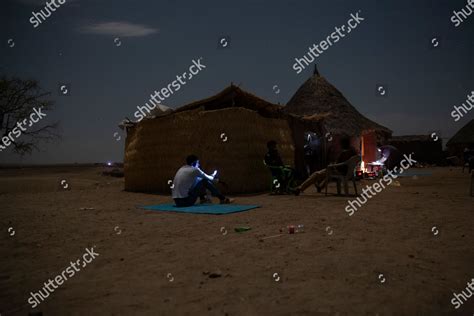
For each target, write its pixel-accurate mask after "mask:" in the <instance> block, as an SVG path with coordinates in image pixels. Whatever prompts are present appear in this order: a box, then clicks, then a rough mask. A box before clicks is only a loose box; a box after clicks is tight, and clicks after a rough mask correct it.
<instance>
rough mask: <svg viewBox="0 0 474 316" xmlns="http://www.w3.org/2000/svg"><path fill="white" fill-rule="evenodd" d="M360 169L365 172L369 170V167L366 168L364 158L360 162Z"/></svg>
mask: <svg viewBox="0 0 474 316" xmlns="http://www.w3.org/2000/svg"><path fill="white" fill-rule="evenodd" d="M360 170H362V171H363V172H367V169H366V168H365V162H364V161H363V160H362V161H361V163H360Z"/></svg>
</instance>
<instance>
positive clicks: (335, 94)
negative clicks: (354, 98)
mask: <svg viewBox="0 0 474 316" xmlns="http://www.w3.org/2000/svg"><path fill="white" fill-rule="evenodd" d="M315 69H316V68H315ZM285 111H287V112H288V113H293V114H296V115H301V116H312V115H315V114H317V115H319V116H324V117H325V119H324V126H325V128H326V130H328V131H329V132H331V133H333V134H348V135H361V134H363V133H364V132H367V131H375V132H378V133H381V134H386V135H390V134H391V133H392V131H391V130H390V129H388V128H386V127H384V126H382V125H380V124H377V123H375V122H374V121H372V120H370V119H368V118H366V117H365V116H364V115H362V114H360V113H359V111H357V109H356V108H355V107H354V106H352V105H351V104H350V103H349V101H348V100H347V99H346V98H345V97H344V95H343V94H342V93H341V92H340V91H339V90H338V89H336V87H334V86H333V85H332V84H330V83H329V82H328V81H327V80H326V79H325V78H324V77H322V76H321V75H320V74H319V72H318V71H317V70H315V72H314V75H313V76H312V77H311V78H309V79H308V80H306V82H305V83H304V84H303V85H302V86H301V87H300V88H299V89H298V91H296V93H295V94H294V95H293V97H292V98H291V99H290V101H289V102H288V104H287V106H286V108H285Z"/></svg>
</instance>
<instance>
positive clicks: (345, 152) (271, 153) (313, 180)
mask: <svg viewBox="0 0 474 316" xmlns="http://www.w3.org/2000/svg"><path fill="white" fill-rule="evenodd" d="M267 147H268V153H267V154H266V155H265V163H266V165H267V166H271V167H279V168H280V169H281V170H282V171H281V174H280V175H275V176H277V177H280V178H281V179H282V181H283V182H285V181H289V179H292V178H293V177H295V175H296V171H295V170H294V169H293V168H291V167H289V166H286V165H285V164H284V163H283V161H282V159H281V157H280V154H279V153H278V150H277V143H276V142H275V141H269V142H268V143H267ZM340 147H341V151H340V153H339V156H338V158H337V161H336V162H337V163H342V162H345V161H347V160H349V159H350V158H351V157H352V156H355V155H357V151H356V150H355V148H354V147H353V146H352V145H351V140H350V138H349V137H343V138H341V140H340ZM336 169H337V171H338V173H339V174H341V175H346V174H347V172H348V170H347V166H339V167H337V168H336ZM326 175H327V169H322V170H319V171H315V172H313V173H311V174H310V175H309V177H308V178H307V179H306V180H305V181H303V183H301V184H300V185H299V186H297V187H296V188H294V189H293V193H294V194H295V195H299V194H300V193H301V192H304V191H305V190H306V189H307V188H309V187H310V186H311V185H315V186H316V189H317V190H318V192H321V190H322V188H324V186H325V185H326Z"/></svg>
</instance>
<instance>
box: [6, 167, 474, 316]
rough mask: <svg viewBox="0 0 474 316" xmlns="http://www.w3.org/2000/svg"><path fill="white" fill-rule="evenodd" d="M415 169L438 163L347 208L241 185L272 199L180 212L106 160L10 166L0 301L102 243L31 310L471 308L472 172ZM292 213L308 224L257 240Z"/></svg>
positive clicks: (389, 311)
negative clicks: (100, 164)
mask: <svg viewBox="0 0 474 316" xmlns="http://www.w3.org/2000/svg"><path fill="white" fill-rule="evenodd" d="M417 170H422V171H423V172H430V173H432V174H431V175H427V176H419V177H417V178H412V177H406V178H399V179H398V181H399V183H400V186H393V185H392V186H390V187H388V188H387V189H386V190H384V191H383V192H381V193H379V194H378V195H377V196H376V197H374V198H373V199H371V200H369V201H368V202H367V204H366V205H365V206H363V207H362V208H361V209H359V210H358V211H357V212H356V213H355V214H354V216H352V217H350V216H348V215H347V213H346V212H345V211H344V208H345V206H346V204H347V201H348V198H346V197H341V196H335V195H331V196H328V197H325V196H324V194H318V193H317V192H316V190H315V189H314V188H310V189H309V190H308V191H307V192H305V194H303V195H301V196H299V197H295V196H284V195H281V196H270V195H268V194H260V195H255V196H238V197H236V198H237V202H238V203H240V204H260V205H261V206H262V207H261V208H258V209H254V210H250V211H248V212H242V213H235V214H229V215H218V216H216V215H195V214H178V213H162V212H152V211H146V210H142V209H140V208H138V207H137V206H140V205H150V204H158V203H162V202H170V201H171V199H170V197H169V196H164V195H153V194H143V193H131V192H124V191H123V179H120V178H111V177H105V176H102V175H100V171H101V169H100V168H97V167H95V168H94V167H56V168H53V167H51V168H24V169H0V205H1V217H0V223H1V225H0V227H1V230H2V234H0V235H1V238H0V251H1V253H0V313H1V315H2V316H3V315H27V314H28V313H29V312H30V311H32V309H31V306H30V304H28V303H27V299H28V297H29V296H30V294H29V293H30V292H37V291H39V290H40V289H41V288H42V286H43V283H44V282H46V281H47V280H48V279H50V278H51V279H52V278H54V277H55V276H56V275H58V274H60V273H61V271H62V270H63V269H64V268H65V267H67V266H68V265H69V263H70V261H73V260H76V259H78V258H79V257H80V256H82V254H83V253H84V252H85V248H86V247H93V246H95V251H96V252H98V253H99V256H98V257H97V258H96V259H95V260H94V261H93V262H91V263H90V264H89V265H88V266H87V267H85V268H84V269H83V270H81V271H80V272H78V273H77V274H76V275H75V276H74V277H72V278H70V279H69V280H67V281H66V282H65V283H64V284H63V285H61V286H60V287H59V288H58V289H56V290H55V292H54V293H53V294H51V295H50V296H49V297H48V298H47V299H46V300H45V301H44V302H42V303H41V304H40V305H39V306H38V307H37V308H35V309H34V311H42V313H43V315H45V316H49V315H451V314H452V315H472V313H473V311H474V297H472V298H470V300H469V301H467V302H466V303H464V304H463V305H462V306H461V307H460V308H459V309H457V310H456V309H455V308H454V306H453V305H452V304H451V299H452V296H453V292H455V293H460V292H461V291H462V290H464V289H465V288H466V283H467V282H468V281H470V280H471V279H472V278H474V247H473V244H474V243H473V238H474V229H473V223H474V203H473V202H474V198H473V197H470V196H469V193H468V192H469V176H468V175H467V173H464V174H463V173H461V169H460V168H430V169H412V170H411V171H413V172H416V171H417ZM63 179H64V180H66V181H67V184H68V188H67V189H63V188H62V187H61V185H60V182H61V180H63ZM370 183H371V181H368V180H364V181H363V182H362V183H359V184H358V186H359V188H360V187H361V185H362V184H370ZM330 191H331V192H335V187H334V185H333V186H331V187H330ZM351 199H352V198H351ZM81 208H93V209H82V210H81ZM290 224H295V225H298V224H303V225H304V226H305V232H304V233H298V234H293V235H290V234H288V233H287V232H285V233H284V234H283V235H282V236H279V237H275V238H270V239H266V240H264V241H261V238H263V237H266V236H272V235H276V234H280V229H281V228H284V227H286V226H287V225H290ZM239 226H250V227H251V230H250V231H247V232H243V233H236V232H234V228H235V227H239ZM10 228H11V229H10ZM13 232H14V235H12V233H13ZM213 273H214V274H215V273H217V275H220V276H219V277H216V278H211V277H210V275H211V274H213Z"/></svg>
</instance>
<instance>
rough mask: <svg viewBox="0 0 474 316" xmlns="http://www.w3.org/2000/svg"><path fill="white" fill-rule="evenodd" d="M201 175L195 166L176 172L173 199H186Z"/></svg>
mask: <svg viewBox="0 0 474 316" xmlns="http://www.w3.org/2000/svg"><path fill="white" fill-rule="evenodd" d="M200 174H201V173H200V172H199V170H198V169H197V168H195V167H193V166H188V165H184V166H182V167H181V168H179V170H178V171H177V172H176V175H175V176H174V180H173V185H174V187H173V191H172V196H173V199H180V198H185V197H187V196H188V194H189V189H191V188H192V186H193V185H194V183H195V181H196V178H197V177H198V176H199V175H200Z"/></svg>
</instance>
